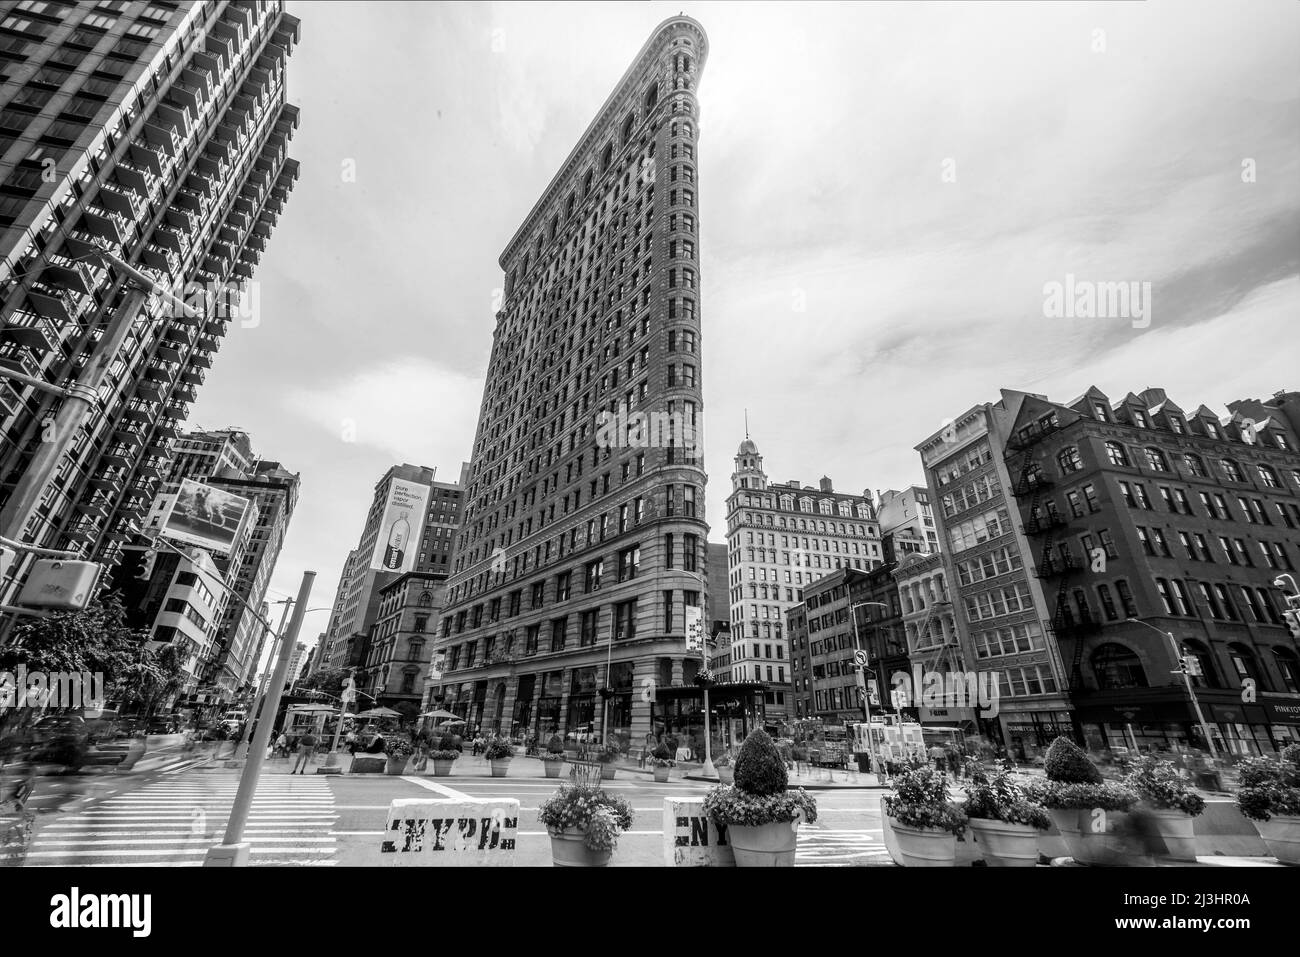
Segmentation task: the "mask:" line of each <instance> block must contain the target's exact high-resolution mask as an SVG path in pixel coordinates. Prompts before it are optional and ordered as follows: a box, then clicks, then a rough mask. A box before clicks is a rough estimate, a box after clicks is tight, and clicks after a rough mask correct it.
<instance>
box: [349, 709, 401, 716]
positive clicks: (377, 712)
mask: <svg viewBox="0 0 1300 957" xmlns="http://www.w3.org/2000/svg"><path fill="white" fill-rule="evenodd" d="M401 716H402V712H400V711H394V710H393V709H392V708H371V709H370V710H369V711H362V712H361V713H360V714H357V715H355V716H354V717H357V718H400V717H401Z"/></svg>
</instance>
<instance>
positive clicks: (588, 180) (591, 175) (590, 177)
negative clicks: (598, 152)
mask: <svg viewBox="0 0 1300 957" xmlns="http://www.w3.org/2000/svg"><path fill="white" fill-rule="evenodd" d="M595 179H596V171H595V170H590V169H589V170H587V175H586V176H584V177H583V178H582V195H583V198H584V199H585V198H586V197H588V196H590V195H591V184H592V183H593V182H594V181H595Z"/></svg>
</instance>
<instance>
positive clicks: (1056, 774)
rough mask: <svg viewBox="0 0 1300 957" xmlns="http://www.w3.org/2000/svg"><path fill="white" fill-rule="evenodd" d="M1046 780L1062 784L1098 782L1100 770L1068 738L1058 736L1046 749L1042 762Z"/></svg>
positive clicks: (1099, 781)
mask: <svg viewBox="0 0 1300 957" xmlns="http://www.w3.org/2000/svg"><path fill="white" fill-rule="evenodd" d="M1043 769H1044V770H1045V771H1046V772H1047V780H1049V781H1060V782H1061V783H1062V784H1100V783H1101V772H1100V771H1098V770H1097V766H1096V765H1095V764H1093V763H1092V762H1091V761H1089V760H1088V755H1086V754H1084V752H1083V749H1082V748H1081V747H1079V746H1078V745H1077V744H1075V743H1074V742H1073V741H1071V740H1070V739H1069V738H1066V737H1060V738H1057V739H1056V740H1055V741H1053V742H1052V745H1051V747H1049V748H1048V749H1047V758H1046V760H1045V761H1044V762H1043Z"/></svg>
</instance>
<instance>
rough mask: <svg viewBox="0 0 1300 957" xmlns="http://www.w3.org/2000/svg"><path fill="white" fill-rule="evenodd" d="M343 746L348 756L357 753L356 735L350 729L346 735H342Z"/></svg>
mask: <svg viewBox="0 0 1300 957" xmlns="http://www.w3.org/2000/svg"><path fill="white" fill-rule="evenodd" d="M343 744H344V745H345V746H346V747H347V749H348V754H356V753H357V733H356V732H355V731H353V730H352V729H351V728H348V733H347V734H346V735H344V737H343Z"/></svg>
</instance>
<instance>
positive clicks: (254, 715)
mask: <svg viewBox="0 0 1300 957" xmlns="http://www.w3.org/2000/svg"><path fill="white" fill-rule="evenodd" d="M275 604H277V605H284V611H283V612H281V614H280V626H279V627H278V628H277V629H276V630H275V631H274V632H273V633H272V634H273V635H274V637H273V638H272V639H271V657H270V660H271V661H275V660H276V652H277V651H278V650H279V648H280V639H281V638H282V637H284V623H285V621H286V620H287V619H288V617H289V609H291V608H292V607H293V599H292V598H284V599H281V600H280V601H278V602H276V603H275ZM263 627H265V626H263ZM266 679H267V672H265V671H264V672H262V677H261V679H260V680H259V681H258V683H257V695H256V697H255V698H254V699H253V707H252V708H250V709H249V711H248V715H249V720H248V721H246V722H244V734H243V736H242V737H241V739H240V742H239V747H237V748H235V760H236V761H240V760H243V759H244V758H246V757H248V742H249V740H250V739H251V738H252V736H253V725H255V724H256V723H257V722H258V721H260V720H261V718H262V710H261V709H262V700H263V698H262V695H263V694H264V693H265V691H266Z"/></svg>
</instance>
